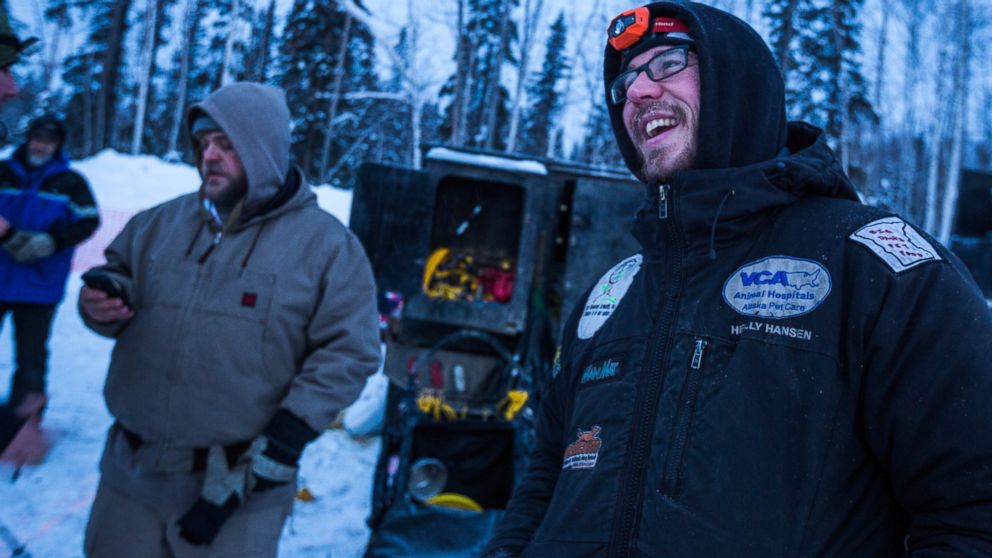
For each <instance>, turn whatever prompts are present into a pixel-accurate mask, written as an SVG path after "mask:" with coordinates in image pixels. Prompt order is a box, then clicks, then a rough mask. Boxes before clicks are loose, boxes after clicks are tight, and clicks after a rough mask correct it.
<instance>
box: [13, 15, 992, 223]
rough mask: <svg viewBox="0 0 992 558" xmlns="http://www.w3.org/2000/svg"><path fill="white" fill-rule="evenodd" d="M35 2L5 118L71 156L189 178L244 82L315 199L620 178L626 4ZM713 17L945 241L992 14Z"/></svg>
mask: <svg viewBox="0 0 992 558" xmlns="http://www.w3.org/2000/svg"><path fill="white" fill-rule="evenodd" d="M39 2H40V4H38V7H37V8H35V11H36V12H38V13H39V14H44V17H45V19H44V21H43V25H44V29H43V30H41V31H43V32H36V33H34V34H38V35H41V36H42V37H43V42H42V49H40V52H38V53H36V54H34V55H32V56H30V57H28V64H24V65H19V77H20V78H21V83H22V84H24V86H25V88H26V89H27V90H28V91H29V92H30V95H25V96H22V98H20V99H17V100H15V101H13V102H11V103H9V104H7V105H6V106H4V107H0V112H3V116H4V119H5V121H6V122H7V123H8V125H11V129H12V130H13V131H14V132H16V131H17V128H18V125H19V124H23V123H24V122H26V120H27V119H29V118H30V117H31V116H32V115H36V114H38V113H39V112H40V111H43V110H53V111H56V112H59V113H61V114H63V115H65V117H66V119H67V121H68V124H69V143H68V144H69V147H70V149H71V151H72V153H73V155H75V156H85V155H89V154H92V153H94V152H96V151H98V150H100V149H104V148H107V147H111V148H115V149H118V150H122V151H137V152H143V153H154V154H158V155H162V156H168V157H170V158H173V159H175V158H188V157H189V145H188V142H189V139H188V137H187V134H186V132H185V130H184V129H183V122H182V119H183V115H184V113H185V109H186V107H187V106H188V105H189V103H190V102H192V101H195V100H198V99H201V98H203V97H204V96H206V95H207V94H208V93H209V92H210V91H211V90H213V89H215V88H216V87H218V86H220V85H221V84H222V83H224V82H225V80H228V81H229V80H232V79H247V80H260V81H266V82H269V83H274V84H277V85H281V86H283V87H284V88H285V89H286V91H287V96H288V98H289V100H290V107H291V110H292V111H293V115H294V131H293V138H294V145H293V154H294V158H295V162H296V163H297V164H300V165H301V166H303V167H304V169H305V171H306V173H307V175H308V177H309V178H310V179H312V180H314V181H318V182H331V183H334V184H338V185H341V186H346V187H347V186H350V185H351V180H352V179H351V177H352V176H353V173H354V169H355V167H356V166H357V165H359V164H360V163H361V162H362V161H366V160H368V161H379V162H388V163H391V164H399V165H405V166H412V167H418V166H419V165H420V158H421V154H422V152H423V148H424V146H425V145H428V144H437V143H448V144H453V145H459V146H473V147H478V148H483V149H492V150H504V151H509V152H519V153H526V154H529V155H532V156H535V157H544V156H554V157H563V158H564V157H569V158H574V159H576V160H577V161H579V162H582V163H585V164H601V165H610V166H612V165H621V161H620V158H619V156H618V154H617V151H616V147H615V145H614V140H613V137H612V131H611V129H610V126H609V121H608V119H607V118H606V112H605V106H604V104H603V103H604V100H603V98H602V96H603V95H602V84H601V82H600V79H601V77H600V76H601V73H600V72H601V64H602V49H603V43H602V41H603V34H602V31H603V29H605V27H606V25H607V22H608V20H609V18H610V17H611V16H613V15H615V14H616V13H618V12H619V11H622V10H624V9H627V8H629V7H630V6H631V5H630V4H629V2H628V3H624V2H621V1H620V0H592V1H590V2H574V1H569V0H435V1H433V2H428V1H427V0H404V1H387V0H364V2H356V0H294V2H292V3H290V2H276V1H275V0H39ZM711 4H713V5H716V6H718V7H720V8H722V9H725V10H730V11H733V12H734V13H736V15H738V16H739V17H742V18H744V19H746V20H748V21H750V22H751V23H752V24H753V25H754V26H755V27H756V28H757V29H758V30H759V32H762V33H765V34H766V38H767V40H768V43H769V46H770V47H771V49H772V51H773V52H774V54H775V56H776V59H777V60H778V61H779V63H780V65H781V68H782V71H783V74H784V76H785V78H786V84H787V105H788V110H789V116H790V117H791V118H801V119H805V120H809V121H812V122H813V123H814V124H817V125H819V126H822V127H823V128H824V129H825V130H826V131H827V133H828V137H829V140H830V142H831V143H832V144H833V145H834V147H835V148H836V149H837V152H838V154H839V156H840V157H841V159H842V161H843V164H844V165H845V166H846V167H847V169H848V171H849V172H850V174H851V175H852V177H853V178H854V179H855V182H856V184H857V186H858V188H859V189H860V191H861V192H862V193H863V194H864V195H865V197H866V199H867V200H868V201H869V202H871V203H877V204H881V205H885V206H888V207H891V208H893V209H895V210H897V211H900V212H903V213H904V214H907V215H908V216H910V217H911V218H914V219H916V220H917V221H919V222H920V223H925V224H926V226H927V228H928V230H930V231H931V232H934V233H935V234H941V235H942V236H944V235H946V234H947V233H948V231H949V230H950V228H949V227H951V226H952V225H953V206H954V204H953V202H952V201H951V200H953V198H954V184H955V183H956V181H957V179H956V177H957V170H956V169H958V168H960V167H961V166H966V165H970V166H984V167H986V168H987V167H989V166H992V148H989V147H988V145H989V143H990V142H992V79H989V78H988V77H987V76H988V75H992V72H989V71H988V60H989V57H988V52H989V49H990V47H992V33H990V30H992V28H990V25H989V23H990V21H992V0H948V1H946V2H939V3H928V2H924V1H923V0H714V2H711ZM15 12H16V9H15ZM19 25H23V22H20V23H19ZM32 32H34V31H32ZM965 39H967V40H965Z"/></svg>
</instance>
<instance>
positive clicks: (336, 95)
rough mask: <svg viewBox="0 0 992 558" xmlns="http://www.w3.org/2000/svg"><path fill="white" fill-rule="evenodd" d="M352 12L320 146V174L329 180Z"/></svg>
mask: <svg viewBox="0 0 992 558" xmlns="http://www.w3.org/2000/svg"><path fill="white" fill-rule="evenodd" d="M351 20H352V17H351V14H350V13H346V14H345V18H344V30H343V31H341V42H340V43H339V44H338V60H337V64H335V65H334V82H333V84H332V85H331V90H330V92H329V95H328V98H327V123H326V124H325V126H324V142H323V144H322V145H321V146H320V165H319V167H318V168H319V169H320V170H319V172H318V176H320V177H321V179H322V180H324V181H327V179H328V178H329V177H328V176H327V175H326V174H325V173H326V172H327V165H328V163H329V159H330V156H331V143H332V139H333V138H334V129H333V127H334V124H333V123H334V121H335V119H336V118H337V115H338V102H339V101H340V100H341V93H342V91H341V84H342V83H344V64H345V60H347V58H348V41H350V40H351Z"/></svg>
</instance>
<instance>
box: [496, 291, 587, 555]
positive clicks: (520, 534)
mask: <svg viewBox="0 0 992 558" xmlns="http://www.w3.org/2000/svg"><path fill="white" fill-rule="evenodd" d="M586 296H588V295H586ZM580 300H585V297H582V298H580ZM581 309H582V306H581V305H580V306H579V307H578V308H576V310H575V312H573V314H572V316H571V318H570V319H569V322H568V324H567V326H566V327H565V329H564V331H565V333H564V335H565V341H564V342H563V343H562V349H561V353H560V354H559V356H558V357H556V360H558V359H559V358H560V361H559V362H555V365H554V367H553V369H552V373H551V375H550V376H551V377H549V378H548V379H547V382H546V383H545V385H544V389H543V390H542V398H541V402H540V407H539V408H538V412H537V426H536V431H535V441H534V449H533V450H532V451H531V455H530V460H529V461H528V464H527V472H526V473H524V477H523V479H522V480H521V481H520V484H518V485H517V487H516V488H515V489H514V491H513V497H512V498H510V502H509V503H508V504H507V507H506V514H505V515H504V516H503V519H502V520H501V522H500V524H499V527H498V528H497V529H496V533H495V534H494V535H493V537H492V539H491V540H490V541H489V543H488V544H487V545H486V548H485V550H484V551H483V553H482V556H484V557H490V556H492V557H496V556H501V555H500V554H499V553H498V552H499V551H501V550H502V551H505V552H504V555H509V556H517V555H519V554H520V553H521V552H522V551H523V550H524V549H525V548H526V547H527V545H528V544H530V542H531V541H532V540H533V538H534V533H535V532H536V531H537V528H538V527H540V525H541V522H542V521H543V520H544V514H545V512H546V511H547V509H548V504H549V503H550V502H551V496H552V494H554V491H555V485H556V484H557V483H558V475H559V474H560V473H561V465H562V455H563V451H564V448H563V447H562V439H563V432H564V428H565V425H564V421H565V418H566V416H567V413H568V407H569V402H570V400H569V394H570V390H569V388H568V385H569V381H568V380H569V378H570V374H569V366H568V365H567V363H568V362H570V356H571V355H570V344H569V340H570V339H572V338H573V337H574V332H575V328H576V324H577V323H578V318H579V315H580V312H579V311H580V310H581ZM507 551H508V552H507Z"/></svg>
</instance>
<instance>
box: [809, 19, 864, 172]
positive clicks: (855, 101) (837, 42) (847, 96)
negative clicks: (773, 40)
mask: <svg viewBox="0 0 992 558" xmlns="http://www.w3.org/2000/svg"><path fill="white" fill-rule="evenodd" d="M863 7H864V0H816V1H815V2H811V3H810V4H809V5H807V6H804V9H802V10H801V13H800V18H801V21H802V28H803V29H804V33H803V35H802V37H801V38H800V50H801V52H800V54H799V57H800V60H801V64H800V67H801V71H802V73H803V76H804V79H803V81H802V83H800V84H799V86H800V87H801V88H802V89H800V90H799V91H801V92H802V93H801V94H799V91H795V92H794V99H795V102H794V109H793V110H794V112H793V113H792V114H793V116H796V117H799V118H802V119H804V120H808V121H810V122H812V123H813V124H814V125H816V126H820V127H822V128H824V129H825V130H826V132H827V136H828V138H829V139H830V140H831V142H832V143H833V144H834V145H838V146H839V147H840V148H841V150H842V151H843V149H844V145H842V144H843V142H844V141H846V138H845V137H843V136H844V135H845V133H846V132H845V130H846V127H847V123H848V121H849V119H850V118H851V113H852V108H853V109H856V110H857V111H860V112H870V107H871V104H870V103H869V101H868V98H867V95H866V92H867V87H866V81H865V78H864V75H863V74H862V72H861V66H860V61H859V60H858V56H859V55H860V51H861V44H860V32H861V22H860V20H859V18H858V16H859V15H860V13H861V10H862V8H863ZM842 157H843V153H842Z"/></svg>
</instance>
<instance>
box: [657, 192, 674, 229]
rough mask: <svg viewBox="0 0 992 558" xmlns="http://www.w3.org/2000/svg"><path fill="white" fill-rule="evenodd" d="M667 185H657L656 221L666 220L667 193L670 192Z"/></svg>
mask: <svg viewBox="0 0 992 558" xmlns="http://www.w3.org/2000/svg"><path fill="white" fill-rule="evenodd" d="M671 188H672V187H671V186H669V185H668V184H659V185H658V220H659V221H664V220H665V219H668V191H669V190H671Z"/></svg>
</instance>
